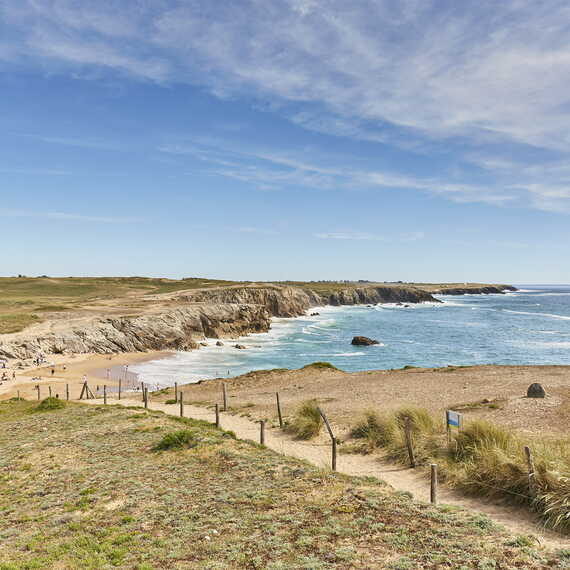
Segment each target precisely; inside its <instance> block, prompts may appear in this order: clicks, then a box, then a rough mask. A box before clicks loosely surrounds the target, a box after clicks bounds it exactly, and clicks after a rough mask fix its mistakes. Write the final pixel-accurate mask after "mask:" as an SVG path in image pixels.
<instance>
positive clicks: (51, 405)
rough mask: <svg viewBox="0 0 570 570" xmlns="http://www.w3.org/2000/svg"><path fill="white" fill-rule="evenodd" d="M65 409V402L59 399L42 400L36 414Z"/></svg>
mask: <svg viewBox="0 0 570 570" xmlns="http://www.w3.org/2000/svg"><path fill="white" fill-rule="evenodd" d="M62 408H65V402H64V401H63V400H60V399H59V398H51V397H50V398H46V399H45V400H42V401H41V402H40V403H39V404H38V405H37V406H36V407H35V408H34V410H35V411H36V412H50V411H52V410H61V409H62Z"/></svg>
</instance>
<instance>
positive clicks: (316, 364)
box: [302, 362, 339, 370]
mask: <svg viewBox="0 0 570 570" xmlns="http://www.w3.org/2000/svg"><path fill="white" fill-rule="evenodd" d="M307 368H329V369H331V370H339V369H338V368H337V367H336V366H335V365H334V364H331V363H330V362H313V363H312V364H307V365H306V366H303V368H302V370H306V369H307Z"/></svg>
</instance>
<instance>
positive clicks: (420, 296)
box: [320, 287, 439, 305]
mask: <svg viewBox="0 0 570 570" xmlns="http://www.w3.org/2000/svg"><path fill="white" fill-rule="evenodd" d="M321 301H322V302H321V303H320V304H321V305H375V304H376V303H425V302H431V303H439V301H438V300H437V299H435V298H434V297H433V296H432V295H430V294H429V293H427V292H426V291H422V290H421V289H415V288H412V287H361V288H358V289H346V290H344V291H340V292H339V293H333V294H332V295H330V296H328V297H326V298H324V299H322V300H321Z"/></svg>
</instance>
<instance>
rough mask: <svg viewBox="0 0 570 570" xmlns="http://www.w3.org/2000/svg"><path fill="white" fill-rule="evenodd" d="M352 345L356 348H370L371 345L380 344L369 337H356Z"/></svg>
mask: <svg viewBox="0 0 570 570" xmlns="http://www.w3.org/2000/svg"><path fill="white" fill-rule="evenodd" d="M351 344H354V345H356V346H370V345H371V344H379V343H378V341H377V340H374V339H372V338H368V337H367V336H355V337H354V338H353V339H352V342H351Z"/></svg>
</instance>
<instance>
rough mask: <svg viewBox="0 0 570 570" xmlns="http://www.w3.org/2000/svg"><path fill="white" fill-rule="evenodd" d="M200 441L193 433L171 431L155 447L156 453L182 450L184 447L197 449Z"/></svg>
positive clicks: (183, 430) (185, 430)
mask: <svg viewBox="0 0 570 570" xmlns="http://www.w3.org/2000/svg"><path fill="white" fill-rule="evenodd" d="M196 445H198V441H197V439H196V435H195V434H194V432H193V431H191V430H187V429H181V430H179V431H171V432H169V433H166V434H164V435H163V436H162V439H161V440H160V441H159V442H158V443H157V444H156V445H155V446H154V447H153V450H154V451H165V450H167V449H181V448H183V447H196Z"/></svg>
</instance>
